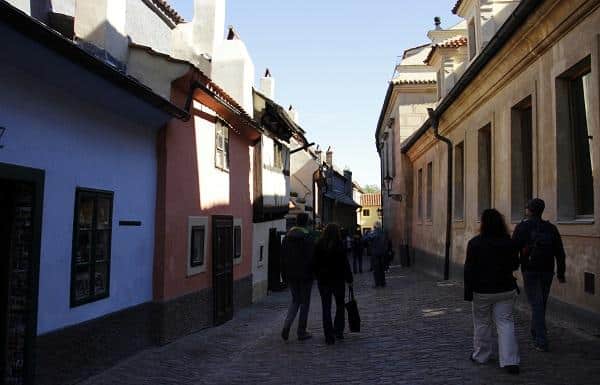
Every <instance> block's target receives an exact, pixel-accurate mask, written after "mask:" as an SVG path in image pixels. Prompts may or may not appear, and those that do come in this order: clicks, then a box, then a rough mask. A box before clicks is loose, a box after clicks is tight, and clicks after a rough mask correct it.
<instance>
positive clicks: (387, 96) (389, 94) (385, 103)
mask: <svg viewBox="0 0 600 385" xmlns="http://www.w3.org/2000/svg"><path fill="white" fill-rule="evenodd" d="M393 89H394V83H393V82H390V84H389V86H388V89H387V92H386V94H385V100H384V101H383V107H382V108H381V113H380V114H379V121H378V122H377V129H376V130H375V147H376V148H377V152H378V153H380V152H381V148H379V134H381V126H382V125H383V119H384V117H385V112H386V111H387V106H388V103H389V102H390V99H391V98H392V90H393Z"/></svg>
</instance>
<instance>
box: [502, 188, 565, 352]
mask: <svg viewBox="0 0 600 385" xmlns="http://www.w3.org/2000/svg"><path fill="white" fill-rule="evenodd" d="M545 207H546V205H545V203H544V201H543V200H541V199H539V198H536V199H532V200H531V201H530V202H529V203H528V204H527V207H526V210H527V211H526V215H527V218H526V219H525V220H523V221H522V222H521V223H519V224H518V225H517V227H516V228H515V231H514V233H513V239H514V240H515V241H516V244H517V247H518V248H519V251H520V257H521V271H522V273H523V280H524V286H525V293H526V294H527V300H528V301H529V304H530V305H531V335H532V337H533V339H534V341H535V346H536V349H537V350H539V351H548V340H547V338H546V303H547V301H548V296H549V295H550V287H551V286H552V279H553V278H554V265H555V263H554V261H555V260H556V277H557V278H558V281H559V282H560V283H565V250H564V248H563V243H562V239H561V237H560V234H559V232H558V229H557V228H556V226H554V225H553V224H552V223H550V222H548V221H544V220H542V213H543V212H544V208H545Z"/></svg>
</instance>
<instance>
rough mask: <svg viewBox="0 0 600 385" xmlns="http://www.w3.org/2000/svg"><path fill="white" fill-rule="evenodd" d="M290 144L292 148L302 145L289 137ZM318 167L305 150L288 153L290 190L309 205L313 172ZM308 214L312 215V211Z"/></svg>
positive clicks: (311, 199)
mask: <svg viewBox="0 0 600 385" xmlns="http://www.w3.org/2000/svg"><path fill="white" fill-rule="evenodd" d="M290 144H291V148H292V149H294V148H299V147H301V146H302V145H303V144H302V143H300V142H299V141H297V140H295V139H291V141H290ZM318 168H319V164H318V163H317V161H316V160H315V159H314V158H313V157H312V156H311V154H310V153H309V152H308V151H306V150H303V151H298V152H296V153H294V154H291V155H290V191H291V192H295V193H297V194H298V198H303V199H305V200H306V205H308V206H311V207H312V206H313V187H312V186H313V182H312V180H313V174H314V172H315V171H317V169H318ZM315 206H317V207H318V205H315ZM314 209H316V207H314ZM308 214H309V215H311V217H312V215H313V212H309V213H308Z"/></svg>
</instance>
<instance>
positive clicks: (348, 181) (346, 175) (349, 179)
mask: <svg viewBox="0 0 600 385" xmlns="http://www.w3.org/2000/svg"><path fill="white" fill-rule="evenodd" d="M344 178H346V185H345V187H346V191H345V192H346V195H348V196H352V171H350V170H349V169H348V168H346V169H344Z"/></svg>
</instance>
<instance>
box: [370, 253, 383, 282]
mask: <svg viewBox="0 0 600 385" xmlns="http://www.w3.org/2000/svg"><path fill="white" fill-rule="evenodd" d="M371 258H372V261H373V279H374V281H375V286H381V287H384V286H385V257H384V256H378V257H375V256H373V257H371Z"/></svg>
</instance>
